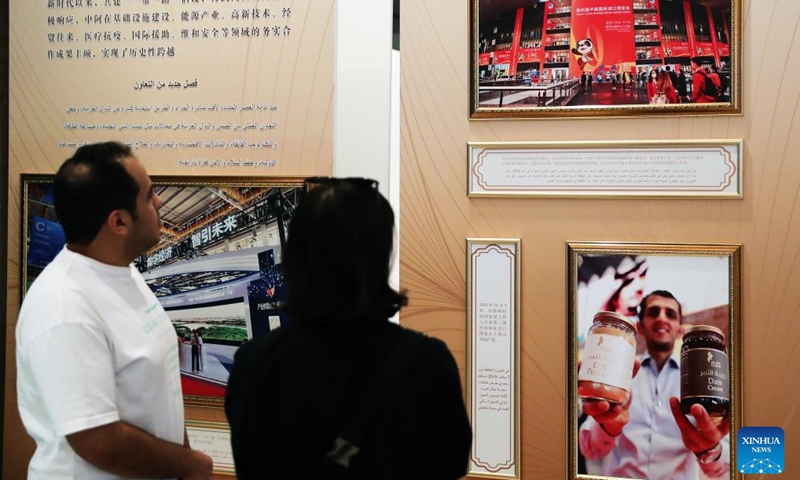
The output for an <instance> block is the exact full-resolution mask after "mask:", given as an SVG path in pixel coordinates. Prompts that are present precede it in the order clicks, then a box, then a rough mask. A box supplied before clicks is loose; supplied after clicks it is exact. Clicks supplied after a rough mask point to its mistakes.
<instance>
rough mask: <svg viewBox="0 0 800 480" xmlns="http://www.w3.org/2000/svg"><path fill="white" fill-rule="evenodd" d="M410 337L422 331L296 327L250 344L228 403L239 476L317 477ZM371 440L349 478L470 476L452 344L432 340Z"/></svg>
mask: <svg viewBox="0 0 800 480" xmlns="http://www.w3.org/2000/svg"><path fill="white" fill-rule="evenodd" d="M406 335H421V334H420V333H417V332H414V331H412V330H408V329H404V328H401V327H399V326H397V325H395V324H392V323H389V322H386V323H382V324H379V325H377V326H375V327H370V328H361V329H355V328H353V329H348V330H336V331H331V330H326V331H319V330H308V329H301V328H297V327H293V326H289V327H284V328H280V329H278V330H275V331H273V332H270V333H269V334H266V335H264V336H262V337H259V338H257V339H255V340H253V341H251V342H248V343H247V344H245V345H244V346H242V347H241V348H240V349H239V350H238V352H237V353H236V358H235V361H234V368H233V371H232V372H231V376H230V380H229V383H228V391H227V396H226V401H225V411H226V413H227V416H228V421H229V422H230V426H231V443H232V445H233V456H234V461H235V464H236V471H237V477H238V478H239V480H249V479H276V480H283V479H311V478H314V476H315V475H314V472H316V471H317V468H318V467H319V462H321V461H322V459H323V457H324V456H325V454H326V453H328V452H329V451H330V450H331V447H332V446H333V443H334V439H335V438H336V437H337V436H338V435H339V433H340V432H341V430H342V429H343V428H344V427H345V425H346V424H347V422H348V420H349V419H350V418H351V417H352V415H353V414H354V412H355V410H356V408H357V407H358V405H359V401H360V399H361V398H362V397H363V396H364V395H365V394H366V392H367V391H368V389H369V387H370V385H371V382H372V379H373V378H374V377H375V375H376V372H377V371H379V370H380V369H381V367H382V366H383V364H384V362H386V361H387V359H388V357H389V354H390V352H391V351H392V349H393V347H394V346H395V345H396V344H397V343H398V342H399V341H400V339H401V338H403V336H406ZM283 342H288V344H286V345H284V347H281V348H279V345H281V344H282V343H283ZM276 353H277V355H276ZM365 437H366V438H365V439H364V441H363V446H362V449H361V451H360V453H359V454H358V455H357V456H356V457H355V458H354V459H353V460H352V463H351V465H350V470H349V472H348V476H347V478H348V479H353V480H356V479H359V480H360V479H370V480H376V479H387V480H390V479H395V478H398V479H399V478H409V476H411V477H413V478H416V479H420V480H423V479H432V480H433V479H457V478H460V477H462V476H463V475H465V474H466V469H467V461H468V456H469V449H470V444H471V441H472V432H471V429H470V426H469V421H468V418H467V412H466V409H465V407H464V402H463V400H462V391H461V383H460V380H459V375H458V368H457V366H456V363H455V360H454V359H453V356H452V355H451V354H450V351H449V350H448V349H447V346H446V345H445V344H444V342H442V341H441V340H437V339H434V338H429V337H426V338H425V339H424V340H423V342H422V344H421V346H420V347H419V349H418V351H417V353H416V355H415V356H414V358H413V360H412V361H411V363H410V365H409V367H408V369H407V370H406V371H405V372H404V374H403V375H402V376H401V377H400V380H399V382H398V383H397V385H396V387H395V389H394V391H393V393H392V395H391V396H390V399H389V401H388V402H387V404H386V405H385V406H384V407H383V408H382V409H381V410H380V415H379V416H378V419H377V421H376V422H375V424H374V426H373V427H372V428H371V429H370V430H369V432H367V433H366V435H365Z"/></svg>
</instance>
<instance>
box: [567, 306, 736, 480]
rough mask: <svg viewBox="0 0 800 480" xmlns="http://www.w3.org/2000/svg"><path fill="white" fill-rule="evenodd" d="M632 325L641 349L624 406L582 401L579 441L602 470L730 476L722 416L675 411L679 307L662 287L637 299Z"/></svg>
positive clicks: (653, 479)
mask: <svg viewBox="0 0 800 480" xmlns="http://www.w3.org/2000/svg"><path fill="white" fill-rule="evenodd" d="M638 329H639V330H640V331H641V332H642V334H643V335H644V339H645V342H646V344H647V351H646V352H645V353H644V354H643V355H642V357H641V358H640V359H639V360H637V361H636V363H635V366H634V370H633V375H634V376H633V380H632V383H631V397H630V399H629V400H628V402H627V403H626V404H624V405H620V404H612V403H609V402H608V401H586V400H584V402H583V407H582V408H583V412H584V413H585V414H587V415H588V416H589V418H588V419H587V420H586V421H585V422H584V423H583V425H581V427H580V431H579V447H580V451H581V453H582V454H583V455H584V457H586V458H587V459H589V460H600V461H601V464H602V470H603V472H602V473H603V475H607V476H613V477H626V478H643V479H648V480H695V479H699V478H701V477H700V472H701V471H702V472H703V473H704V474H705V476H706V477H708V478H728V477H729V475H730V443H729V442H730V439H729V436H728V433H729V430H730V422H729V418H728V417H727V416H726V417H724V418H722V421H721V422H720V421H717V422H715V421H714V420H712V418H711V417H710V416H709V415H708V413H707V412H706V410H705V409H704V408H703V407H702V406H701V405H693V406H692V408H691V413H692V417H693V418H694V421H692V420H690V419H689V418H688V417H687V416H686V415H684V414H683V413H682V412H681V407H680V401H679V399H678V396H679V395H680V388H681V372H680V353H678V352H676V350H675V341H676V339H678V338H680V337H682V336H683V326H682V310H681V305H680V303H679V302H678V300H677V299H676V298H675V297H674V296H673V295H672V293H670V292H668V291H666V290H656V291H654V292H652V293H650V294H649V295H647V296H646V297H644V298H643V299H642V302H641V305H640V307H639V323H638Z"/></svg>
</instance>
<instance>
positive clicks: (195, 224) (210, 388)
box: [20, 175, 303, 405]
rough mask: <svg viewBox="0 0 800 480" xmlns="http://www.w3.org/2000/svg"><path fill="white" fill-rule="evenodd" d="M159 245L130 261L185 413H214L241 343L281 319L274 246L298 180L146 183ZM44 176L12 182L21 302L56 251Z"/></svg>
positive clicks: (57, 237) (59, 238)
mask: <svg viewBox="0 0 800 480" xmlns="http://www.w3.org/2000/svg"><path fill="white" fill-rule="evenodd" d="M152 179H153V184H154V187H155V192H156V193H157V194H158V196H159V197H161V199H162V201H163V203H162V204H161V206H160V207H159V215H160V218H161V224H162V225H161V242H160V243H159V244H158V245H156V246H155V247H153V248H151V249H150V250H149V251H148V252H146V253H144V254H142V255H141V256H139V258H137V259H136V260H135V262H134V265H135V266H136V268H137V269H138V270H139V271H140V272H141V273H142V276H143V277H144V279H145V280H146V281H147V284H148V285H149V286H150V288H151V289H152V290H153V293H154V294H155V295H156V297H157V298H158V299H159V301H160V302H161V305H162V306H163V307H164V309H165V310H166V312H167V314H168V315H169V317H170V319H171V320H172V325H173V327H174V328H175V334H176V337H177V343H178V348H179V351H180V368H181V382H182V386H183V393H184V398H185V400H186V402H187V403H189V404H198V405H222V403H223V401H224V397H225V390H226V387H227V384H228V376H229V373H230V370H231V368H232V366H233V356H234V354H235V353H236V350H237V349H238V348H239V346H241V345H242V344H243V343H244V342H247V341H248V340H249V339H251V338H253V337H255V336H258V335H260V334H262V333H264V332H268V331H270V330H273V329H275V328H279V327H281V326H285V325H286V324H287V323H288V322H289V321H290V320H289V319H288V318H287V316H286V315H285V314H284V313H283V312H282V311H281V310H280V309H279V306H280V304H281V301H282V299H283V295H284V288H285V287H284V283H283V274H282V272H281V247H282V246H283V244H284V242H285V239H286V231H287V227H288V225H289V223H290V222H291V219H292V214H293V212H294V206H295V204H296V202H297V198H298V194H299V193H300V191H301V189H302V181H303V179H302V178H299V177H298V178H251V177H245V178H241V177H158V176H154V177H152ZM52 182H53V176H52V175H22V188H21V191H22V199H21V202H22V206H23V208H22V224H21V225H22V229H21V231H22V238H21V245H22V248H21V252H22V258H21V264H20V265H21V267H20V272H21V279H20V285H21V289H20V290H21V294H22V295H23V296H24V295H25V292H26V291H27V288H28V287H29V286H30V285H31V283H32V282H35V281H36V277H37V276H38V275H39V273H40V272H41V271H42V270H43V269H44V267H46V266H47V264H48V263H50V261H52V259H53V258H54V257H55V256H56V255H57V254H58V252H59V251H60V250H61V249H62V248H63V246H64V244H65V238H64V232H63V229H62V228H61V226H60V225H59V223H58V218H57V216H56V213H55V208H54V206H53V188H52Z"/></svg>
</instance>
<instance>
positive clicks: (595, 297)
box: [567, 242, 743, 480]
mask: <svg viewBox="0 0 800 480" xmlns="http://www.w3.org/2000/svg"><path fill="white" fill-rule="evenodd" d="M741 249H742V247H741V245H737V244H657V243H613V242H568V243H567V258H568V272H569V275H568V289H569V295H568V303H569V305H568V325H567V335H568V336H567V339H568V345H569V353H568V360H567V369H568V370H567V371H568V372H569V374H568V375H567V381H568V388H567V392H568V397H567V403H568V404H567V412H568V417H569V420H568V422H569V430H568V432H569V434H568V438H569V445H568V461H567V466H568V476H567V478H569V479H571V480H579V479H580V480H601V479H602V480H609V479H627V478H646V477H642V476H641V475H643V474H644V475H647V474H649V473H648V470H647V469H649V468H664V469H668V468H672V466H670V467H666V466H664V463H665V462H670V461H672V459H673V458H674V459H676V460H675V462H676V463H674V464H673V465H675V464H677V462H678V461H681V462H683V464H684V465H688V468H689V469H693V470H697V471H699V470H700V469H701V468H702V467H701V466H700V465H699V463H700V462H699V461H697V460H695V454H693V453H692V451H690V450H689V449H688V448H686V447H685V444H683V443H682V440H681V435H680V430H679V429H678V427H677V423H676V420H675V418H677V417H674V416H673V415H674V414H673V413H671V412H670V407H669V404H668V402H667V400H668V398H661V397H671V396H676V397H677V396H679V393H680V392H679V388H680V378H681V377H680V372H676V371H675V370H676V369H679V368H680V362H676V361H675V358H676V357H679V356H680V354H679V353H678V352H679V350H680V349H679V348H678V347H679V345H680V344H681V342H682V338H681V337H678V335H680V334H681V333H682V332H683V329H684V327H685V326H686V325H689V324H704V325H712V326H714V327H716V328H719V330H720V331H722V332H723V334H724V337H725V342H726V347H727V352H728V358H729V362H728V387H729V392H730V403H729V410H728V414H729V416H728V422H729V423H728V424H724V425H723V428H729V433H728V435H727V436H723V437H722V439H721V440H720V443H719V445H720V447H721V448H722V449H723V453H722V454H720V455H719V457H718V458H722V459H723V460H722V462H723V463H717V464H716V467H715V468H720V469H724V470H723V471H727V472H729V473H728V476H725V477H723V478H729V479H730V480H740V479H741V475H740V473H739V472H738V471H737V468H736V445H737V439H736V432H737V431H738V429H739V428H740V427H741V426H742V422H743V420H742V359H741V352H742V345H741V317H740V316H741V313H740V312H741V307H740V298H741V294H740V290H741V266H740V264H741ZM665 291H666V293H669V294H671V295H674V299H675V301H676V302H677V303H678V307H679V308H678V309H679V311H681V312H682V314H679V317H680V320H681V326H680V328H679V329H678V330H677V331H673V330H672V327H668V326H664V327H663V328H662V327H661V326H659V328H660V329H661V330H659V332H658V333H657V334H652V333H650V334H648V335H650V336H651V338H647V339H646V338H645V337H644V336H643V335H642V331H643V330H646V328H644V327H643V326H642V325H641V321H639V320H638V319H637V318H634V317H635V316H636V313H635V312H637V311H638V310H637V306H636V305H638V304H639V302H641V300H642V299H643V298H644V299H646V298H647V295H649V294H651V293H653V292H656V293H655V294H654V295H656V296H657V297H663V296H665V295H666V294H665V293H664V292H665ZM598 311H613V312H617V313H620V314H622V315H625V316H630V317H632V321H633V322H634V323H636V325H637V337H638V339H637V341H636V342H635V343H636V346H637V358H640V359H642V358H647V357H648V356H649V355H650V353H649V352H652V351H654V350H653V349H657V348H661V347H657V346H653V347H652V349H651V348H650V347H649V346H648V345H650V342H653V345H657V344H659V343H660V344H661V345H662V347H663V348H662V350H663V349H664V348H668V349H669V350H668V351H667V352H668V354H669V357H667V358H666V359H665V360H664V362H665V363H663V364H662V365H663V366H662V367H657V366H656V365H657V363H656V361H653V360H652V359H648V360H647V361H645V362H643V364H642V367H641V368H640V369H639V373H638V374H637V375H636V376H637V377H639V376H640V375H642V374H643V373H642V372H643V371H644V370H643V369H649V370H650V371H651V372H661V368H663V369H667V370H668V371H667V375H669V376H664V377H663V379H662V380H658V382H662V383H658V385H660V386H661V389H662V391H661V392H660V395H661V396H660V397H659V396H658V395H656V396H655V399H654V397H652V396H651V392H652V390H651V389H650V388H644V387H642V388H643V389H642V390H641V392H642V393H641V394H640V395H639V396H638V397H637V394H636V391H635V390H636V389H637V387H641V386H642V385H649V384H646V383H637V382H636V378H635V377H634V382H633V385H632V389H631V393H632V400H630V401H629V402H630V403H628V405H630V407H629V408H630V419H629V423H627V424H625V427H623V429H622V434H620V436H619V437H616V438H614V439H612V440H611V442H612V446H611V447H605V448H603V447H599V445H600V442H602V441H603V439H601V438H600V437H601V436H602V435H596V432H597V429H596V428H594V427H595V425H598V426H600V427H601V428H602V425H600V424H598V423H596V422H595V423H594V424H593V423H592V422H593V421H594V420H589V419H591V417H588V416H587V415H585V414H584V413H583V410H582V406H581V400H580V398H579V396H578V378H577V377H578V368H579V365H580V360H581V358H580V357H581V354H582V352H583V348H582V344H583V341H584V340H585V338H586V337H585V335H586V333H587V331H588V328H589V326H590V325H591V323H592V317H593V316H594V314H595V313H597V312H598ZM653 335H655V336H653ZM658 335H661V336H663V337H665V338H660V337H659V338H656V337H658ZM669 336H671V341H673V342H674V343H672V344H671V345H670V346H668V347H666V346H664V345H666V344H667V343H670V341H668V340H667V338H666V337H669ZM662 353H664V352H663V351H662ZM656 355H658V354H657V353H656ZM669 370H672V372H670V371H669ZM644 372H645V376H644V377H643V378H644V380H642V382H646V381H649V380H648V379H649V378H651V377H650V376H649V375H651V374H650V373H649V372H647V371H644ZM676 373H677V380H676V376H675V375H676ZM652 375H654V376H655V377H653V378H661V377H659V374H658V373H653V374H652ZM675 382H677V383H675ZM676 388H677V389H678V390H677V391H675V389H676ZM656 392H658V390H657V388H656ZM637 398H638V400H637ZM637 402H638V405H637V404H636V403H637ZM649 402H653V403H649ZM656 402H658V403H656ZM645 409H649V410H647V411H648V412H650V413H649V414H648V415H646V416H644V415H641V414H640V413H637V412H642V411H644V410H645ZM687 418H690V417H687ZM723 422H724V420H723ZM629 425H633V426H634V427H629ZM626 427H628V428H632V429H631V430H626ZM626 432H629V433H626ZM654 432H657V433H654ZM620 438H621V439H622V440H620ZM648 441H649V442H651V443H649V444H647V448H644V447H643V448H640V449H636V448H635V447H636V442H648ZM630 445H633V448H629V446H630ZM608 448H610V451H608V450H607V449H608ZM659 449H661V450H659ZM662 450H663V451H662ZM631 452H634V453H631ZM636 452H639V453H636ZM643 452H645V453H643ZM646 452H649V453H646ZM666 452H672V453H666ZM648 454H649V455H651V457H652V458H651V457H648V458H651V460H652V463H648V464H647V465H646V466H645V465H644V462H643V461H642V459H641V458H640V457H637V456H636V455H641V456H646V455H648ZM726 454H727V455H729V457H728V458H725V457H724V455H726ZM698 458H699V457H698ZM682 459H685V460H682ZM726 460H727V461H728V462H729V463H728V466H727V467H725V465H724V461H726ZM656 462H661V463H656ZM631 469H637V473H636V474H635V475H634V474H630V473H629V472H630V471H631ZM653 474H654V475H656V472H655V470H654V471H653ZM664 475H667V476H669V475H672V476H671V477H670V478H675V479H676V480H689V479H690V478H692V479H693V478H695V477H694V476H693V475H696V473H695V474H693V475H689V474H688V473H687V475H685V476H680V475H679V476H675V474H674V473H672V470H670V471H669V472H666V473H665V471H661V472H660V473H658V476H659V478H666V477H664Z"/></svg>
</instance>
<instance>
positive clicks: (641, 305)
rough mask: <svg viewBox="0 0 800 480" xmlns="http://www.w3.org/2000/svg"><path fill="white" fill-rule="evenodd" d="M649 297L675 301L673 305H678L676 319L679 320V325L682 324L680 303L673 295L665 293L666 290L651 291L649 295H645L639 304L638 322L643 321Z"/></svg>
mask: <svg viewBox="0 0 800 480" xmlns="http://www.w3.org/2000/svg"><path fill="white" fill-rule="evenodd" d="M650 297H664V298H671V299H673V300H675V303H677V304H678V317H679V318H680V321H681V323H683V307H681V302H680V301H678V299H677V298H675V295H673V294H672V293H670V292H668V291H666V290H653V291H652V292H650V293H649V294H647V295H645V297H644V298H643V299H642V301H641V303H639V321H640V322H641V321H643V320H644V310H645V308H647V299H648V298H650Z"/></svg>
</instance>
